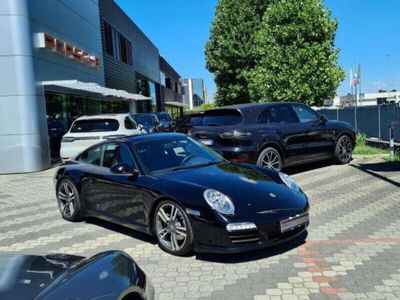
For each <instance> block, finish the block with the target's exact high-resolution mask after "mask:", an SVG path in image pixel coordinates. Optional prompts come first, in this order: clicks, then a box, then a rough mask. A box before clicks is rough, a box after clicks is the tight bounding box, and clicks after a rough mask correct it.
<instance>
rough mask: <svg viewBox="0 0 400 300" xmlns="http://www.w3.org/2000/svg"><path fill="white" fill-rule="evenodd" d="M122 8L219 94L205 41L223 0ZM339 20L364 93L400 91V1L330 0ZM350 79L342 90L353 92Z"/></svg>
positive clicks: (128, 0)
mask: <svg viewBox="0 0 400 300" xmlns="http://www.w3.org/2000/svg"><path fill="white" fill-rule="evenodd" d="M116 2H117V3H118V4H119V5H120V6H121V8H122V9H123V10H124V11H125V12H126V13H127V14H128V15H129V16H130V17H131V18H132V19H133V20H134V21H135V23H136V24H137V25H138V26H139V27H140V28H141V29H142V30H143V31H144V32H145V33H146V35H147V36H148V37H149V38H150V39H151V40H152V41H153V42H154V43H155V44H156V46H157V47H158V49H159V50H160V53H161V55H163V56H164V57H165V58H166V59H167V60H168V61H169V62H170V63H171V64H172V65H173V66H174V68H175V69H176V70H177V71H178V72H179V73H180V74H181V75H182V76H183V77H194V78H196V77H201V78H204V80H205V81H206V85H207V87H208V90H209V95H210V96H212V94H213V93H214V92H215V84H214V82H213V79H212V75H211V74H210V73H209V72H208V71H207V70H206V68H205V59H204V44H205V42H206V41H207V39H208V35H209V31H210V25H211V21H212V19H213V16H214V10H215V6H216V4H217V2H218V1H217V0H173V1H165V0H145V1H143V0H116ZM324 2H325V5H326V6H327V7H328V8H329V9H330V10H331V11H332V13H333V16H334V17H335V18H337V19H338V20H339V31H338V34H337V38H336V46H337V47H338V48H340V49H341V51H340V59H339V64H340V65H341V66H342V67H343V68H344V69H345V71H346V76H347V77H348V76H349V70H350V67H351V66H355V65H356V64H358V63H361V66H362V89H363V92H375V91H377V90H379V89H387V88H388V86H389V87H390V89H393V88H396V89H400V74H399V72H398V70H400V55H399V54H400V30H399V27H400V0H351V1H350V0H325V1H324ZM349 89H350V87H349V79H348V78H346V80H345V81H344V82H343V83H342V84H341V86H340V87H339V89H338V94H340V95H344V94H347V93H348V92H349Z"/></svg>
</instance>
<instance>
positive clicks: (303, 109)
mask: <svg viewBox="0 0 400 300" xmlns="http://www.w3.org/2000/svg"><path fill="white" fill-rule="evenodd" d="M293 109H294V111H295V113H296V115H297V117H298V118H299V120H300V123H313V122H316V121H318V120H319V119H320V116H319V115H318V114H317V113H316V112H315V111H313V110H312V109H311V108H309V107H307V106H304V105H293Z"/></svg>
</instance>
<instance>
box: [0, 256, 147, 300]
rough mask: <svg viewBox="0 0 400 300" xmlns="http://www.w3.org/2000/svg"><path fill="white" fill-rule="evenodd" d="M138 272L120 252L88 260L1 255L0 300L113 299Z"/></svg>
mask: <svg viewBox="0 0 400 300" xmlns="http://www.w3.org/2000/svg"><path fill="white" fill-rule="evenodd" d="M138 271H140V272H142V271H141V270H140V269H139V268H138V267H136V266H135V265H134V262H133V260H132V259H131V258H129V257H128V256H127V255H125V254H124V253H122V252H119V251H108V252H103V253H100V254H97V255H95V256H93V257H91V258H89V259H85V258H84V257H79V256H71V255H64V254H52V255H46V256H31V255H14V254H6V255H0V299H7V300H12V299H18V300H20V299H21V300H23V299H41V300H42V299H43V300H45V299H46V300H50V299H94V298H96V299H100V298H101V299H116V298H117V297H118V296H119V295H120V294H121V293H122V292H123V291H124V290H126V289H127V288H128V287H130V286H131V285H132V284H133V282H137V283H138V282H139V281H140V280H139V281H138V277H137V274H138V273H137V272H138ZM143 276H144V275H142V277H143ZM142 280H143V279H142ZM103 297H104V298H103Z"/></svg>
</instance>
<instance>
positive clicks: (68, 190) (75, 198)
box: [57, 178, 81, 222]
mask: <svg viewBox="0 0 400 300" xmlns="http://www.w3.org/2000/svg"><path fill="white" fill-rule="evenodd" d="M57 201H58V208H59V209H60V212H61V216H62V217H63V218H64V219H65V220H67V221H71V222H76V221H80V220H81V215H80V206H79V204H80V202H79V193H78V190H77V189H76V187H75V184H74V183H73V182H72V181H71V180H69V179H66V178H65V179H62V180H61V181H60V183H59V184H58V187H57Z"/></svg>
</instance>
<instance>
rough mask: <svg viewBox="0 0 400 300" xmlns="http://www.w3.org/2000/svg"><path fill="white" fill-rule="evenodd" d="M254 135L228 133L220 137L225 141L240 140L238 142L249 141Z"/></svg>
mask: <svg viewBox="0 0 400 300" xmlns="http://www.w3.org/2000/svg"><path fill="white" fill-rule="evenodd" d="M252 135H253V134H252V133H251V132H242V131H237V130H234V131H228V132H223V133H221V134H220V135H219V136H220V137H221V138H223V139H238V140H247V139H248V138H250V137H251V136H252Z"/></svg>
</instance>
